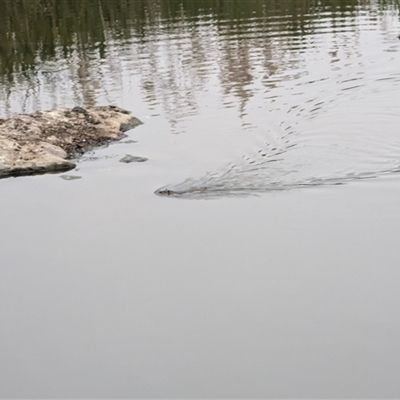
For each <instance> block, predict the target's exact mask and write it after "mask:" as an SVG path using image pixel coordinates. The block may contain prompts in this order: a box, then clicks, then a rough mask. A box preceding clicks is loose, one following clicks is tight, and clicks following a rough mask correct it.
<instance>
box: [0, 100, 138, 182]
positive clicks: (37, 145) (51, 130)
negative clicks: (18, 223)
mask: <svg viewBox="0 0 400 400" xmlns="http://www.w3.org/2000/svg"><path fill="white" fill-rule="evenodd" d="M141 123H142V122H141V121H140V120H139V119H137V118H136V117H133V116H131V115H130V112H129V111H127V110H124V109H122V108H119V107H116V106H102V107H92V108H86V109H85V108H82V107H74V108H72V109H67V108H60V109H54V110H49V111H43V112H40V111H38V112H35V113H33V114H19V115H16V116H14V117H12V118H9V119H0V178H5V177H9V176H18V175H32V174H42V173H46V172H58V171H68V170H70V169H73V168H75V162H74V161H73V160H74V159H76V158H78V157H79V156H81V155H82V154H83V153H85V152H86V151H87V150H90V149H92V148H94V147H97V146H100V145H104V144H107V143H109V142H111V141H113V140H118V139H120V138H122V137H123V136H124V135H123V132H126V131H128V130H129V129H132V128H134V127H135V126H137V125H140V124H141Z"/></svg>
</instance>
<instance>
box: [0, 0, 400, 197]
mask: <svg viewBox="0 0 400 400" xmlns="http://www.w3.org/2000/svg"><path fill="white" fill-rule="evenodd" d="M22 3H23V2H22ZM32 3H34V2H32ZM63 3H64V2H63ZM5 4H7V3H5ZM5 4H2V7H5ZM24 4H25V7H26V8H27V9H28V10H29V12H30V13H31V14H32V15H33V14H35V13H36V14H38V13H39V14H40V12H41V11H40V10H39V11H38V10H37V9H35V7H33V6H32V4H31V6H30V7H29V4H28V5H27V4H26V2H25V3H24ZM65 4H68V3H65ZM110 4H111V3H109V2H107V1H103V2H101V1H100V2H93V3H91V5H90V6H88V8H87V10H86V12H87V13H89V12H90V13H92V14H93V15H92V17H93V18H94V17H97V18H98V19H96V21H97V22H96V24H94V23H93V22H92V25H90V22H91V21H93V19H88V18H89V17H88V16H87V15H85V12H82V14H81V16H80V18H81V20H80V21H79V23H80V26H81V28H80V29H82V26H83V29H85V31H84V32H80V31H78V32H76V34H70V35H68V34H67V32H68V29H70V27H69V25H68V24H70V25H72V24H73V23H74V21H73V20H72V17H71V15H70V14H73V12H74V9H73V7H71V9H69V8H68V7H67V6H66V5H64V6H61V5H59V9H58V12H59V13H60V14H62V13H64V14H65V15H66V17H67V18H65V22H64V23H62V22H60V21H58V20H54V21H53V24H56V25H57V24H58V26H55V27H53V30H52V31H45V30H40V29H37V30H36V35H37V36H36V37H35V38H36V39H37V42H29V44H28V43H26V42H22V41H23V40H24V34H25V35H29V32H24V31H23V29H22V25H23V24H24V23H25V22H27V24H28V25H29V24H35V23H37V24H40V20H36V22H35V20H32V19H28V18H29V17H28V16H26V18H27V21H24V20H23V19H21V20H16V21H13V20H12V18H8V17H7V13H5V12H3V13H2V17H0V18H2V19H3V20H4V21H3V22H2V26H3V28H2V29H3V31H2V35H3V42H4V35H6V36H8V41H9V42H8V43H7V45H6V46H3V47H2V53H1V65H2V75H1V78H0V79H1V81H0V82H1V86H0V90H1V91H0V99H1V103H0V114H1V115H2V116H7V115H10V114H12V113H14V112H21V111H23V112H29V111H32V110H36V109H43V108H50V107H54V106H61V105H62V106H65V105H76V104H77V103H79V104H83V105H93V104H98V103H101V104H104V103H117V104H118V105H121V102H122V103H127V102H129V100H128V99H129V98H132V97H135V96H140V97H141V98H142V99H144V102H145V103H146V104H147V106H148V107H149V109H151V110H153V113H152V115H153V117H156V116H157V115H160V114H161V115H163V116H164V117H165V118H166V120H167V122H168V124H167V125H162V126H161V125H160V128H161V129H164V130H165V129H166V128H167V131H166V132H164V133H172V134H179V135H180V137H182V136H185V135H190V136H191V137H193V141H192V143H191V144H190V145H188V147H190V146H193V148H194V146H196V147H197V149H196V150H197V153H196V154H197V155H198V156H199V159H196V157H194V158H193V159H192V160H191V161H189V163H188V161H187V160H186V161H185V163H186V165H184V166H183V167H185V168H188V170H189V171H190V170H191V166H192V165H195V166H196V168H195V169H196V174H197V175H196V176H191V175H189V176H187V178H188V179H187V180H185V181H184V182H182V183H179V182H175V183H173V182H166V184H167V183H168V185H166V186H165V187H164V188H161V189H160V190H159V191H158V192H157V193H158V194H164V195H175V196H186V197H196V196H201V197H203V196H214V195H217V196H224V195H232V194H234V195H239V194H249V193H259V192H263V191H268V190H276V189H290V188H293V187H302V186H308V185H323V184H341V183H346V182H349V181H352V180H354V179H360V178H371V177H375V176H378V175H381V174H388V173H393V172H397V171H398V170H399V167H400V157H399V154H400V136H399V130H398V115H399V112H400V96H399V90H400V71H399V65H400V40H399V38H398V36H399V31H400V27H399V18H398V13H399V10H398V7H397V5H396V3H394V2H393V3H390V2H363V3H358V2H352V1H348V2H346V3H343V2H342V3H340V4H341V5H340V6H339V5H335V3H330V2H326V3H324V2H320V3H313V2H309V3H302V4H301V5H300V4H298V3H296V2H294V1H292V2H291V1H288V2H280V3H279V5H278V3H276V4H275V3H272V2H269V1H246V2H237V3H233V4H231V3H230V2H226V3H225V2H222V3H220V4H219V3H218V4H219V6H217V5H216V4H214V2H212V1H209V2H207V1H206V2H189V3H188V4H187V5H186V6H185V7H184V6H182V7H181V6H179V4H180V3H179V2H176V3H175V2H166V3H164V4H163V3H162V2H160V3H158V2H155V3H153V2H146V1H138V2H128V3H123V4H124V5H122V3H121V5H120V6H119V7H115V9H113V8H112V6H111V5H110ZM7 7H10V10H9V13H11V12H12V10H14V8H13V6H12V5H10V4H9V5H8V6H7ZM63 7H64V9H63ZM110 7H111V8H110ZM6 11H7V10H6ZM84 11H85V10H84ZM40 15H41V14H40ZM82 15H83V16H82ZM68 16H70V17H71V18H68ZM42 18H45V19H46V18H47V19H48V18H52V16H51V15H50V14H49V15H47V16H45V17H42ZM100 22H101V23H100ZM13 23H14V25H15V26H13ZM64 25H65V26H64ZM10 28H11V29H12V28H14V29H20V30H21V31H16V33H15V34H13V32H12V31H10V30H9V29H10ZM33 28H34V27H33ZM25 39H26V38H25ZM27 46H28V49H27V48H26V47H27ZM21 51H24V53H23V54H21ZM121 100H122V101H121ZM128 108H129V107H128ZM131 108H132V107H131ZM133 111H134V112H135V111H136V110H133ZM138 117H139V118H140V117H142V116H140V115H138ZM200 135H201V136H200ZM198 138H201V140H200V142H199V141H198ZM176 140H177V141H178V142H179V141H180V140H183V141H184V140H185V139H180V138H177V139H176ZM155 146H157V144H155ZM227 148H228V149H229V150H226V149H227ZM187 152H188V153H190V149H189V148H188V149H187ZM200 155H201V156H200ZM213 157H214V158H213ZM201 159H203V160H205V159H207V160H209V163H208V164H207V162H203V167H201ZM211 160H212V161H211ZM202 168H203V172H201V169H202ZM169 183H172V184H169Z"/></svg>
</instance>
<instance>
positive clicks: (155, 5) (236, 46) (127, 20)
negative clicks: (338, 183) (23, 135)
mask: <svg viewBox="0 0 400 400" xmlns="http://www.w3.org/2000/svg"><path fill="white" fill-rule="evenodd" d="M396 4H397V2H395V1H393V2H390V1H389V2H384V1H381V2H379V3H378V5H376V6H375V5H374V12H373V14H374V15H375V18H376V19H375V21H374V23H382V25H383V26H382V27H383V28H385V27H384V22H385V21H383V20H380V19H379V18H378V16H379V14H380V13H381V12H383V11H384V10H387V9H393V12H394V11H395V8H396ZM370 7H371V3H370V2H369V1H355V0H348V1H321V2H315V1H295V0H291V1H290V0H286V1H279V2H278V1H268V0H246V1H235V2H232V1H229V0H226V1H224V0H218V1H217V0H187V1H183V0H162V1H161V0H158V1H157V0H131V1H114V0H91V1H83V2H77V1H74V0H71V1H52V0H16V1H14V0H13V1H11V0H1V1H0V82H2V87H1V89H2V93H1V99H2V100H4V101H6V102H7V100H10V97H12V92H13V90H15V89H24V91H25V96H24V101H23V102H22V104H24V107H22V108H23V109H24V110H16V109H15V110H14V108H13V107H12V106H10V105H8V107H6V109H3V107H1V109H0V112H1V113H2V114H4V113H6V112H7V110H8V112H10V110H11V111H29V110H30V109H32V108H40V102H41V101H42V100H43V98H42V97H41V96H40V95H39V94H38V92H37V90H38V89H37V86H38V83H42V84H48V85H49V87H48V88H47V91H48V95H49V96H52V97H53V102H52V103H53V104H51V105H58V103H60V102H62V101H61V99H58V100H56V98H57V96H58V95H57V94H56V93H55V92H56V91H57V90H59V85H60V82H59V81H58V78H59V76H58V74H59V73H60V72H62V73H63V74H62V75H65V77H66V78H67V81H68V83H66V84H65V85H66V86H69V89H70V96H72V97H73V98H74V99H75V100H76V101H79V102H81V103H83V104H84V105H93V104H94V103H96V101H97V97H98V93H97V92H99V91H101V89H104V85H105V82H104V79H106V80H107V79H110V74H109V73H110V72H111V73H112V74H113V75H112V79H113V81H114V83H113V85H114V89H117V88H116V86H117V85H118V84H117V83H116V81H118V73H120V74H122V73H123V71H122V70H121V63H122V62H124V61H129V62H130V63H131V64H133V65H132V67H133V69H132V71H135V72H137V73H141V74H142V76H143V78H142V91H143V92H144V93H147V98H148V100H149V101H154V102H157V101H161V102H164V107H165V108H166V109H167V111H168V112H169V113H170V114H171V115H170V118H171V121H174V120H176V119H177V116H176V115H174V110H175V109H179V110H180V111H182V106H183V105H185V107H184V110H183V112H188V113H189V114H190V111H189V110H190V109H192V111H193V109H195V108H196V91H198V90H199V89H201V88H204V86H205V81H207V79H208V78H209V75H210V73H209V72H210V71H212V72H214V66H213V65H212V63H213V62H214V61H217V62H218V65H219V68H220V71H219V83H220V84H221V86H222V88H223V91H224V94H225V95H227V94H230V93H232V94H233V95H234V96H235V97H237V98H240V100H241V102H242V105H241V108H242V111H243V110H244V107H245V104H246V101H247V100H248V98H249V97H251V96H252V95H253V93H252V90H251V88H250V86H251V85H252V84H253V83H254V82H255V80H256V79H257V74H258V73H260V71H258V70H257V69H256V68H255V65H254V60H255V59H256V60H257V64H258V65H259V66H260V67H262V74H263V80H262V82H263V84H264V85H266V86H267V87H270V88H272V87H274V85H275V84H276V81H278V82H279V81H281V79H282V77H281V76H279V74H288V75H290V74H291V73H290V72H289V71H288V70H290V69H291V64H293V63H297V62H299V60H296V59H293V58H291V59H290V60H289V59H287V58H286V56H285V52H286V51H287V50H296V51H298V52H300V53H301V52H302V51H304V50H305V49H306V48H309V47H310V44H309V43H308V42H307V40H309V39H307V37H308V36H310V35H315V34H316V33H318V32H320V33H323V32H324V31H329V32H334V33H337V34H339V33H340V32H345V31H346V30H349V29H351V30H355V31H357V30H359V29H360V26H358V25H357V24H355V23H354V18H355V17H356V16H357V15H360V14H363V13H365V12H367V11H368V10H369V9H370ZM373 18H374V17H373V15H371V16H370V21H369V22H372V21H373ZM349 45H350V46H355V43H349ZM131 46H133V50H134V51H133V52H134V57H133V59H132V48H131ZM129 48H130V50H131V51H129V50H128V49H129ZM349 51H354V48H353V49H351V48H349ZM160 53H162V55H163V61H164V63H165V65H161V63H160ZM255 53H257V54H255ZM335 54H336V53H335V51H332V53H331V55H332V58H333V59H334V58H335ZM127 58H128V60H127ZM216 58H217V60H216ZM104 64H105V65H106V66H107V68H108V69H109V71H108V72H107V74H108V75H107V74H106V73H105V72H104V71H101V68H100V67H101V66H104ZM103 69H104V68H103ZM297 73H299V72H297ZM52 74H55V75H56V76H55V77H52V76H51V75H52ZM104 74H105V75H107V76H105V75H104ZM274 75H278V76H277V77H276V78H275V79H274V78H273V76H274ZM38 78H41V79H40V81H39V82H38V81H37V79H38ZM52 80H53V81H52ZM7 82H8V83H7ZM22 82H23V83H24V84H23V87H22V88H21V87H18V86H17V85H18V83H19V84H21V83H22ZM64 83H65V81H64ZM57 84H58V85H57ZM166 91H167V92H168V96H164V99H163V98H162V97H163V96H162V94H161V93H165V92H166ZM165 97H168V99H166V98H165ZM64 102H65V100H64ZM19 103H21V102H20V101H19ZM32 103H33V104H32Z"/></svg>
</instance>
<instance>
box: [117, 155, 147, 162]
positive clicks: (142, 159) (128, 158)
mask: <svg viewBox="0 0 400 400" xmlns="http://www.w3.org/2000/svg"><path fill="white" fill-rule="evenodd" d="M147 160H148V158H146V157H139V156H131V155H130V154H127V155H126V156H125V157H122V158H121V159H120V160H119V162H123V163H127V164H129V163H131V162H145V161H147Z"/></svg>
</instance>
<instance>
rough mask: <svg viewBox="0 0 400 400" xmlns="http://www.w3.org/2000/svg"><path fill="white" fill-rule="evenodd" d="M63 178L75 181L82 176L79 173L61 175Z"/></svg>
mask: <svg viewBox="0 0 400 400" xmlns="http://www.w3.org/2000/svg"><path fill="white" fill-rule="evenodd" d="M60 178H61V179H64V180H65V181H75V180H77V179H81V178H82V177H81V176H79V175H60Z"/></svg>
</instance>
